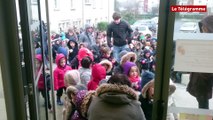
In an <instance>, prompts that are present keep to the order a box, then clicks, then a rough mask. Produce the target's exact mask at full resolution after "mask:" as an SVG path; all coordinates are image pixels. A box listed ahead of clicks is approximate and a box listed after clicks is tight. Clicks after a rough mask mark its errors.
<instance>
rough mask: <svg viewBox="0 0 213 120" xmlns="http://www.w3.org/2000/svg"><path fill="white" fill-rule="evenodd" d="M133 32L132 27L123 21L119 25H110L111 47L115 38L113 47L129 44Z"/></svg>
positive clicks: (108, 34)
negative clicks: (128, 40)
mask: <svg viewBox="0 0 213 120" xmlns="http://www.w3.org/2000/svg"><path fill="white" fill-rule="evenodd" d="M132 32H133V30H132V28H131V27H130V25H129V24H128V23H127V22H126V21H123V20H121V21H120V23H119V24H116V23H114V22H112V23H110V24H109V26H108V29H107V43H108V46H109V47H111V37H113V45H115V46H123V45H126V44H127V39H128V38H131V34H132Z"/></svg>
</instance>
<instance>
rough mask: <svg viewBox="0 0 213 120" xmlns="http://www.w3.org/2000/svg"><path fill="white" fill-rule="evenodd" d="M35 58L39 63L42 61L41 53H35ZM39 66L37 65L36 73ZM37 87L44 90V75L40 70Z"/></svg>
mask: <svg viewBox="0 0 213 120" xmlns="http://www.w3.org/2000/svg"><path fill="white" fill-rule="evenodd" d="M36 59H37V60H38V61H39V62H40V63H41V62H42V56H41V54H37V55H36ZM40 68H41V67H39V69H38V70H37V73H38V72H39V70H40ZM38 89H39V90H44V76H43V74H42V72H41V74H40V76H39V79H38Z"/></svg>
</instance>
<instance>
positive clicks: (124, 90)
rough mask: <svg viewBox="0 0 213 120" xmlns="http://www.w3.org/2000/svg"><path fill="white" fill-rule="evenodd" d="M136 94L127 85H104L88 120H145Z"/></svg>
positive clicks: (93, 100) (97, 93) (91, 107)
mask: <svg viewBox="0 0 213 120" xmlns="http://www.w3.org/2000/svg"><path fill="white" fill-rule="evenodd" d="M137 99H138V98H137V94H136V92H135V91H134V90H133V89H132V88H130V87H128V86H126V85H116V84H103V85H101V86H100V87H99V88H98V89H97V90H96V95H95V96H94V97H93V99H92V102H91V104H90V106H89V109H88V113H87V115H88V120H145V116H144V113H143V111H142V109H141V107H140V102H139V101H138V100H137Z"/></svg>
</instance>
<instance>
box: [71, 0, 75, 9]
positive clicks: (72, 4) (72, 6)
mask: <svg viewBox="0 0 213 120" xmlns="http://www.w3.org/2000/svg"><path fill="white" fill-rule="evenodd" d="M70 8H71V10H73V9H75V1H74V0H70Z"/></svg>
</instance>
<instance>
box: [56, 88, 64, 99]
mask: <svg viewBox="0 0 213 120" xmlns="http://www.w3.org/2000/svg"><path fill="white" fill-rule="evenodd" d="M63 90H64V91H66V87H62V88H59V89H58V90H57V93H56V96H57V98H61V96H62V95H63Z"/></svg>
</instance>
